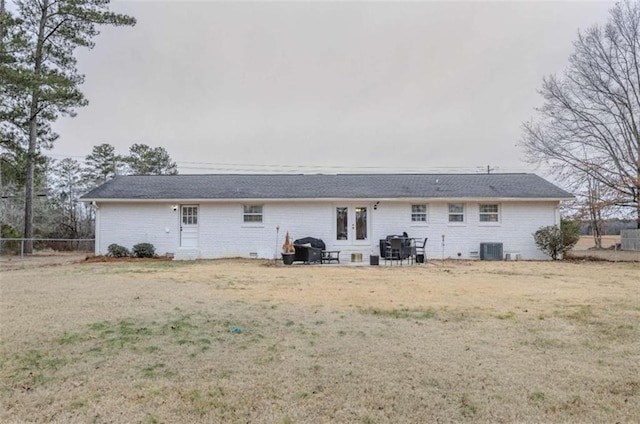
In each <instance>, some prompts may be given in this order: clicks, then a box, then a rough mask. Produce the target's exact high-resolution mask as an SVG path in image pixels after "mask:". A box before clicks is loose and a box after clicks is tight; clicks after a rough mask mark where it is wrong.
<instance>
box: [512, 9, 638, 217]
mask: <svg viewBox="0 0 640 424" xmlns="http://www.w3.org/2000/svg"><path fill="white" fill-rule="evenodd" d="M574 48H575V51H574V53H573V54H572V55H571V57H570V59H569V66H568V67H567V69H566V71H565V73H564V75H563V76H562V77H556V76H554V75H551V76H549V77H547V78H544V79H543V84H542V89H541V90H540V94H541V95H542V96H543V97H544V100H545V102H544V105H543V106H542V107H541V108H539V109H538V112H539V117H538V118H537V119H534V120H531V121H529V122H526V123H524V125H523V128H524V136H523V140H522V145H523V147H524V149H525V151H526V153H527V159H528V160H529V161H530V162H531V163H540V162H544V163H547V164H549V165H551V166H552V167H553V169H554V170H555V171H556V172H557V173H566V172H570V173H574V174H582V175H583V176H584V177H585V178H589V179H590V181H592V182H597V183H598V184H599V185H600V186H601V188H602V189H607V190H611V191H612V192H613V193H615V195H616V199H615V204H616V205H619V206H628V207H634V208H635V213H636V215H637V225H638V228H640V205H639V202H638V196H639V195H640V154H639V150H640V4H639V3H637V2H630V1H626V2H622V3H618V4H617V5H616V6H615V7H614V8H613V9H612V10H611V12H610V16H609V20H608V22H607V23H606V25H605V26H604V27H600V26H597V25H596V26H593V27H591V28H589V29H588V30H587V31H585V32H584V33H583V32H580V31H579V32H578V39H577V40H576V41H575V42H574ZM581 178H582V177H581Z"/></svg>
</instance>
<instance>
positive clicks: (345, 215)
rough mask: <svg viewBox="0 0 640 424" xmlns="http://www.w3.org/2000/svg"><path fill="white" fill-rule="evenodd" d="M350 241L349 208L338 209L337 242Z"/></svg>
mask: <svg viewBox="0 0 640 424" xmlns="http://www.w3.org/2000/svg"><path fill="white" fill-rule="evenodd" d="M348 239H349V208H336V240H348Z"/></svg>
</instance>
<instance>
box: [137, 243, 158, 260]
mask: <svg viewBox="0 0 640 424" xmlns="http://www.w3.org/2000/svg"><path fill="white" fill-rule="evenodd" d="M133 256H135V257H136V258H153V257H154V256H156V248H155V247H153V244H151V243H138V244H136V245H135V246H133Z"/></svg>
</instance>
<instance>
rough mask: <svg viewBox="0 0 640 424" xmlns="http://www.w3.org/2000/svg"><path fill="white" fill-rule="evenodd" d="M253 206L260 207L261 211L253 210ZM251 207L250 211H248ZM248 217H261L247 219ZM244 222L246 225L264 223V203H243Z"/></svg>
mask: <svg viewBox="0 0 640 424" xmlns="http://www.w3.org/2000/svg"><path fill="white" fill-rule="evenodd" d="M251 208H260V212H257V211H252V210H251ZM247 209H249V211H247ZM248 217H260V220H259V221H247V218H248ZM242 223H243V224H244V225H259V226H261V225H262V224H264V205H259V204H246V205H242Z"/></svg>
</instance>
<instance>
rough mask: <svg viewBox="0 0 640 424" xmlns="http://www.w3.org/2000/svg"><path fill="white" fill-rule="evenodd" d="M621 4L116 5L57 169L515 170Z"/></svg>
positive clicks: (59, 145) (84, 57) (85, 58)
mask: <svg viewBox="0 0 640 424" xmlns="http://www.w3.org/2000/svg"><path fill="white" fill-rule="evenodd" d="M612 6H613V3H612V2H475V1H473V2H404V3H399V2H350V3H343V2H257V3H247V2H241V3H238V2H213V1H199V2H185V1H164V2H160V1H141V2H132V1H116V2H114V3H113V5H112V8H113V10H114V11H117V12H120V13H127V14H130V15H132V16H134V17H135V18H136V19H137V20H138V24H137V25H136V26H135V27H133V28H105V29H103V31H102V34H101V35H100V36H98V37H97V38H96V40H95V41H96V47H95V48H94V49H93V50H90V51H87V50H84V51H79V52H78V57H79V68H80V70H81V72H83V73H84V74H85V75H86V82H85V84H84V85H83V86H82V90H83V92H84V93H85V95H86V97H87V98H88V99H89V102H90V103H89V106H87V107H85V108H82V109H80V110H78V115H77V117H75V118H61V119H60V120H59V121H58V122H57V123H56V124H55V126H54V128H55V130H56V131H57V132H58V133H59V134H60V139H59V140H58V141H57V142H56V146H55V148H54V150H53V151H52V152H51V153H52V154H53V157H54V158H56V159H61V158H62V157H65V156H72V157H75V158H76V159H81V158H82V157H83V156H85V155H87V154H88V153H89V152H90V151H91V148H92V146H94V145H97V144H101V143H110V144H112V145H114V146H115V147H116V149H117V150H118V152H120V153H126V152H127V150H128V148H129V146H130V145H131V144H133V143H145V144H148V145H150V146H162V147H164V148H165V149H167V151H168V152H169V154H170V155H171V157H172V158H173V159H174V160H175V161H177V162H178V166H179V170H180V173H200V172H208V173H215V172H229V171H233V172H282V171H287V172H392V171H404V172H448V171H456V172H461V171H466V172H474V171H475V170H477V169H479V168H481V167H486V166H487V165H491V166H492V167H494V168H496V171H498V172H514V171H516V172H522V171H530V172H538V173H541V174H543V173H542V172H541V171H540V170H536V169H535V168H534V167H532V166H531V165H528V164H526V163H524V162H523V161H522V158H523V153H522V150H521V149H520V148H519V147H518V146H517V143H518V141H519V140H520V137H521V134H522V132H521V125H522V122H523V121H525V120H528V119H530V118H531V117H532V116H534V113H535V107H537V106H540V105H541V104H542V98H541V96H540V95H539V94H538V93H537V90H538V89H539V88H540V86H541V82H542V77H543V76H545V75H549V74H553V73H558V74H559V73H562V71H563V69H564V68H565V67H566V65H567V63H568V57H569V55H570V54H571V52H572V50H573V48H572V42H573V40H575V39H576V36H577V31H578V29H579V28H581V29H586V28H587V27H589V26H591V25H593V24H596V23H597V24H603V23H604V22H605V21H606V19H607V17H608V10H609V9H610V8H611V7H612Z"/></svg>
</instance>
